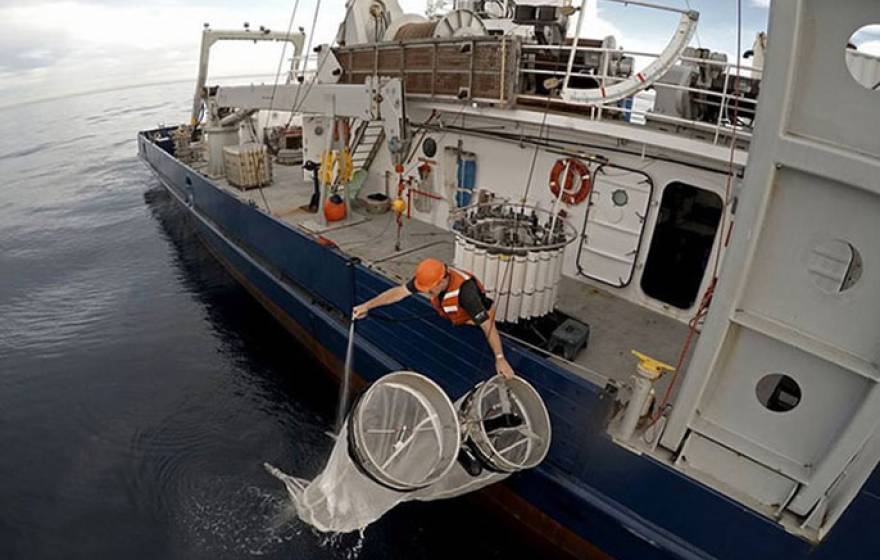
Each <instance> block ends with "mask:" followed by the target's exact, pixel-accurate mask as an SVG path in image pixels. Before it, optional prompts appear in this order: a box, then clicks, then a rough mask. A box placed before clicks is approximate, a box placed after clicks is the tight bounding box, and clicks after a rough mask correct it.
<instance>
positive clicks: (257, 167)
mask: <svg viewBox="0 0 880 560" xmlns="http://www.w3.org/2000/svg"><path fill="white" fill-rule="evenodd" d="M223 166H224V168H225V170H226V180H227V181H228V182H229V184H230V185H233V186H235V187H238V188H239V189H242V190H246V189H253V188H257V187H264V186H266V185H268V184H270V183H271V182H272V163H271V161H270V160H269V150H267V149H266V146H264V145H262V144H256V143H249V144H241V145H238V146H226V147H225V148H223Z"/></svg>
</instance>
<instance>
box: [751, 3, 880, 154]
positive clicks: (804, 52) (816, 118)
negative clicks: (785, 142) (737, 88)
mask: <svg viewBox="0 0 880 560" xmlns="http://www.w3.org/2000/svg"><path fill="white" fill-rule="evenodd" d="M797 4H798V10H797V14H796V16H795V18H796V19H795V20H796V21H797V25H798V27H799V28H800V29H798V35H799V40H798V41H797V42H795V43H794V45H793V48H792V51H791V53H790V55H791V62H790V64H791V65H792V67H793V69H794V70H795V72H794V75H793V78H794V80H793V83H792V86H793V87H794V90H795V91H796V92H797V100H796V102H795V103H792V104H791V106H790V108H791V113H790V115H789V118H788V123H787V128H788V131H789V132H790V133H791V134H796V135H800V136H804V137H807V138H813V139H817V140H819V141H821V142H825V143H828V144H830V145H833V146H835V147H837V146H840V147H847V148H850V149H853V150H856V151H858V152H860V153H863V154H868V155H872V156H875V157H880V134H878V133H877V131H878V130H880V108H878V106H877V105H878V99H877V93H876V92H871V91H868V90H867V89H865V88H864V87H862V86H861V85H860V84H858V83H857V82H856V81H855V80H854V79H853V77H852V75H850V72H849V70H848V69H847V65H846V48H845V47H846V44H847V42H848V41H849V39H850V35H851V34H852V33H853V31H855V30H856V29H859V28H860V27H862V26H864V25H868V24H872V23H877V22H878V21H880V3H878V2H876V0H875V1H870V0H865V1H864V2H861V4H862V6H861V7H859V8H855V7H853V9H849V8H850V4H851V2H850V1H849V0H848V1H847V2H846V5H847V6H846V7H847V8H848V9H843V10H842V9H840V8H841V6H840V2H828V1H824V2H823V1H819V0H814V1H810V2H798V3H797ZM775 40H776V36H775V35H773V34H772V33H771V34H770V42H771V44H770V49H772V48H773V45H772V42H773V41H775ZM764 91H765V92H766V89H765V90H764ZM871 106H873V107H874V110H873V111H871V110H858V111H855V108H856V107H864V108H867V107H871ZM845 112H850V117H851V118H841V116H842V115H843V114H844V113H845ZM852 117H856V118H857V120H858V121H859V123H860V125H859V126H852V120H853V119H852Z"/></svg>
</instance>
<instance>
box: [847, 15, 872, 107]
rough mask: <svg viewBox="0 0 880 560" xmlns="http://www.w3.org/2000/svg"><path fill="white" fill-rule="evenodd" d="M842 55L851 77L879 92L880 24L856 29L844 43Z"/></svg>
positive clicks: (863, 85) (865, 86)
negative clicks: (844, 48)
mask: <svg viewBox="0 0 880 560" xmlns="http://www.w3.org/2000/svg"><path fill="white" fill-rule="evenodd" d="M844 56H845V57H846V68H847V70H849V73H850V75H851V76H852V77H853V79H854V80H855V81H856V82H858V83H859V84H860V85H861V86H862V87H864V88H865V89H868V90H870V91H874V92H878V93H880V24H877V23H875V24H872V25H865V26H862V27H860V28H859V29H857V30H856V31H855V33H853V34H852V35H851V36H850V38H849V41H848V42H847V44H846V50H845V51H844Z"/></svg>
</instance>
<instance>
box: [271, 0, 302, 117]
mask: <svg viewBox="0 0 880 560" xmlns="http://www.w3.org/2000/svg"><path fill="white" fill-rule="evenodd" d="M298 9H299V0H296V3H295V4H294V5H293V11H292V12H290V21H288V22H287V36H288V37H290V30H291V29H293V19H294V18H295V17H296V12H297V10H298ZM287 43H288V41H284V44H283V45H282V46H281V57H280V58H279V59H278V69H277V70H275V83H274V84H273V85H272V99H270V100H269V112H270V113H271V112H272V109H273V108H274V107H275V92H277V91H278V78H279V77H280V76H281V66H282V65H283V64H284V55H285V54H286V53H287Z"/></svg>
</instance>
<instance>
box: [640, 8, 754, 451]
mask: <svg viewBox="0 0 880 560" xmlns="http://www.w3.org/2000/svg"><path fill="white" fill-rule="evenodd" d="M741 48H742V0H737V2H736V77H735V79H734V85H733V90H734V93H735V96H734V98H733V99H734V102H733V121H734V127H733V134H732V135H731V139H730V158H729V160H728V162H727V170H728V173H727V181H726V183H725V186H724V209H725V210H724V211H723V212H722V213H721V224H720V227H719V230H718V231H719V232H720V234H721V237H719V243H718V250H717V251H716V252H715V263H714V265H713V267H712V279H711V280H710V281H709V286H708V287H707V288H706V293H705V294H703V299H702V300H700V306H699V307H698V308H697V312H696V313H695V314H694V316H693V317H692V318H691V320H690V321H689V322H688V334H687V337H685V341H684V344H683V345H682V348H681V351H680V352H679V355H678V361H677V362H676V365H675V371H674V372H673V374H672V379H671V380H670V381H669V385H668V386H667V387H666V392H665V393H664V395H663V400H662V401H660V406H658V407H657V409H656V410H655V412H654V414H653V416H652V417H651V420H650V423H649V424H648V425H647V426H646V427H645V430H647V429H648V428H650V427H651V426H653V425H654V424H656V423H657V421H658V420H659V419H660V418H661V417H662V416H663V414H664V413H665V412H666V409H667V407H668V406H669V401H670V399H671V398H672V391H673V389H674V388H675V382H676V381H677V380H678V378H679V373H680V372H681V367H682V366H683V365H684V361H685V358H686V357H687V355H688V351H689V350H690V347H691V343H692V342H693V338H694V336H695V335H696V333H697V330H698V327H699V324H700V322H701V321H702V320H703V319H705V317H706V315H707V314H708V312H709V305H711V303H712V297H713V296H714V294H715V286H716V285H717V283H718V269H719V267H720V264H721V249H722V246H724V247H726V246H727V244H728V243H729V241H730V233H731V232H732V231H733V220H731V221H730V228H729V229H727V228H726V224H725V221H726V215H727V208H729V207H730V191H731V183H732V181H733V175H734V173H733V160H734V155H735V153H736V130H737V128H736V124H735V123H736V119H737V113H738V111H739V93H740V91H739V86H740V66H741V59H740V51H741ZM725 230H726V233H725ZM655 437H656V434H655Z"/></svg>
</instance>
